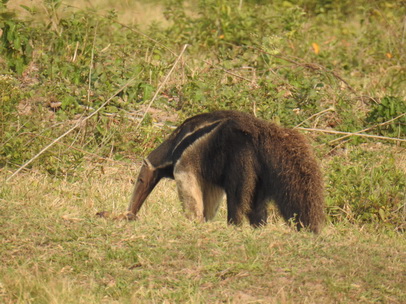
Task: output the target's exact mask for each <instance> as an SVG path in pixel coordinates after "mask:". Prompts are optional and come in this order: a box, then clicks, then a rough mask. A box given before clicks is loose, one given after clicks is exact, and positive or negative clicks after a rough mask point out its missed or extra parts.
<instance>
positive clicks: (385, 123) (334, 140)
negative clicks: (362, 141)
mask: <svg viewBox="0 0 406 304" xmlns="http://www.w3.org/2000/svg"><path fill="white" fill-rule="evenodd" d="M405 115H406V113H403V114H400V115H399V116H396V117H395V118H392V119H390V120H388V121H385V122H383V123H380V124H377V125H374V126H372V127H369V128H366V129H363V130H361V131H357V132H354V133H353V134H359V133H361V132H365V131H369V130H371V129H375V128H376V127H380V126H384V125H387V124H388V123H391V122H392V121H394V120H396V119H399V118H401V117H403V116H405ZM350 136H352V135H345V136H341V137H339V138H336V139H333V140H330V141H329V142H328V143H329V144H331V143H333V142H336V141H339V140H341V139H344V138H347V137H350Z"/></svg>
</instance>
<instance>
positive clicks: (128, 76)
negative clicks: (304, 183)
mask: <svg viewBox="0 0 406 304" xmlns="http://www.w3.org/2000/svg"><path fill="white" fill-rule="evenodd" d="M403 2H404V1H396V0H390V1H389V0H386V1H370V0H368V1H366V0H352V1H349V0H345V1H324V0H300V1H282V0H275V1H272V2H269V3H268V2H267V1H261V0H243V1H239V0H235V1H232V0H230V1H226V0H204V1H203V0H202V1H194V0H190V1H177V0H154V1H147V0H139V1H121V2H120V1H111V0H98V1H60V0H52V1H42V0H35V1H27V0H19V1H10V2H9V3H7V1H3V2H2V3H1V4H0V74H1V75H0V227H1V229H0V303H178V302H180V303H185V302H187V303H405V302H406V289H405V286H406V238H405V231H406V146H405V142H406V53H405V51H404V50H405V49H406V36H405V33H406V23H405V17H404V16H405V15H406V7H405V6H404V3H403ZM185 45H187V48H186V49H185ZM181 50H185V52H184V53H182V54H181ZM215 109H235V110H240V111H245V112H249V113H252V114H254V115H256V116H258V117H260V118H263V119H267V120H270V121H273V122H276V123H279V124H282V125H285V126H288V127H296V128H298V129H299V130H300V132H303V133H304V134H306V135H307V136H308V138H309V139H310V141H311V144H312V146H313V147H314V149H315V152H316V154H317V157H318V158H319V159H320V162H321V166H322V170H323V174H324V177H325V194H326V210H327V215H328V221H327V225H326V227H325V229H324V230H323V231H322V233H321V234H320V235H318V236H315V235H313V234H310V233H307V232H299V233H298V232H296V231H295V230H293V229H292V228H291V227H289V225H287V224H286V223H285V222H283V221H282V220H281V218H280V217H279V216H278V214H277V212H276V210H274V209H273V207H270V217H269V225H268V226H266V227H264V228H261V229H257V230H254V229H252V228H250V227H249V226H248V225H247V224H245V225H243V226H242V227H238V228H236V227H230V226H227V225H226V210H225V204H223V205H222V207H221V209H220V212H219V214H218V215H217V216H216V218H215V220H214V221H212V222H209V223H204V224H197V223H194V222H192V221H190V220H188V219H186V218H185V216H184V214H183V212H182V208H181V204H180V202H179V199H178V197H177V194H176V191H175V185H174V182H172V181H169V180H167V181H164V182H161V183H160V184H159V185H158V187H157V188H156V189H155V190H154V192H153V193H152V195H151V196H150V197H149V199H148V201H147V202H146V204H145V205H144V206H143V208H142V209H141V212H140V214H139V218H138V220H137V221H134V222H127V221H124V220H120V219H118V218H119V217H120V214H122V213H123V212H124V211H125V210H126V208H127V204H128V201H129V197H130V194H131V191H132V187H133V183H134V180H135V178H136V174H137V173H138V170H139V164H140V160H141V159H142V158H143V157H145V156H146V155H148V153H149V152H150V151H151V150H152V149H153V148H154V147H156V146H157V145H158V144H159V143H161V142H162V141H163V139H164V138H165V136H166V135H167V134H168V133H169V132H171V130H173V128H174V127H175V126H176V125H178V124H179V123H180V122H181V121H182V120H183V119H185V118H186V117H188V116H191V115H193V114H197V113H201V112H206V111H210V110H215ZM95 111H98V112H97V113H96V114H94V115H93V113H95ZM91 115H92V116H91ZM24 164H25V165H24ZM17 170H21V171H19V172H18V173H17V174H15V173H16V172H17ZM13 174H15V175H13ZM99 211H108V212H110V214H111V216H110V217H108V218H99V217H97V216H96V213H97V212H99ZM117 217H118V218H117Z"/></svg>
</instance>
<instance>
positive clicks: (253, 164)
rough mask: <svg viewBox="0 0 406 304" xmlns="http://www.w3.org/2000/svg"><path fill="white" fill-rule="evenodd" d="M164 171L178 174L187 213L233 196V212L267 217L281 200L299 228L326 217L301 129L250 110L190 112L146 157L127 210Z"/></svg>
mask: <svg viewBox="0 0 406 304" xmlns="http://www.w3.org/2000/svg"><path fill="white" fill-rule="evenodd" d="M162 177H169V178H174V179H175V180H176V182H177V187H178V192H179V197H180V199H181V200H182V202H183V204H184V207H185V210H186V213H187V214H188V215H190V216H191V217H196V218H197V219H198V220H209V219H211V218H212V217H213V216H214V215H215V213H216V211H217V208H218V205H219V203H220V201H221V198H222V195H223V191H224V193H225V195H226V198H227V219H228V222H229V223H230V224H236V225H239V224H240V223H241V222H242V220H243V218H244V216H247V217H248V219H249V221H250V224H251V225H253V226H254V227H257V226H261V225H264V224H266V221H267V205H268V202H270V201H275V203H276V205H277V206H278V208H279V210H280V212H281V214H282V216H283V217H284V218H285V219H286V220H287V221H288V220H291V219H293V220H294V221H295V223H296V225H297V228H298V229H301V228H302V227H306V228H309V229H310V230H311V231H313V232H315V233H318V232H319V231H320V230H321V228H322V226H323V224H324V219H325V215H324V198H323V181H322V175H321V172H320V169H319V165H318V163H317V161H316V159H315V157H314V154H313V152H312V149H311V148H310V145H309V144H308V143H307V140H306V139H305V138H304V136H302V135H301V134H300V133H299V132H298V131H296V130H292V129H288V128H284V127H281V126H278V125H276V124H274V123H270V122H267V121H264V120H261V119H257V118H255V117H254V116H251V115H249V114H246V113H242V112H237V111H216V112H212V113H205V114H200V115H197V116H194V117H191V118H189V119H187V120H186V121H185V122H184V123H183V124H182V125H180V126H179V127H178V128H177V129H176V130H175V131H174V132H173V133H172V134H171V135H170V136H169V137H168V139H167V140H166V141H164V142H163V143H162V144H161V145H160V146H159V147H158V148H157V149H155V150H154V151H153V152H151V154H150V155H149V156H148V157H147V158H146V160H145V163H144V166H143V168H142V169H141V172H140V175H139V178H138V180H137V183H136V186H135V189H134V194H133V197H132V200H131V203H130V206H129V211H130V212H131V214H132V216H134V215H135V214H136V213H137V212H138V210H139V208H140V207H141V206H142V204H143V202H144V201H145V199H146V197H147V196H148V195H149V193H150V192H151V191H152V189H153V188H154V187H155V185H156V184H157V183H158V182H159V180H160V179H161V178H162Z"/></svg>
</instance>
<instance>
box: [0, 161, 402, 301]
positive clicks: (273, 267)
mask: <svg viewBox="0 0 406 304" xmlns="http://www.w3.org/2000/svg"><path fill="white" fill-rule="evenodd" d="M133 169H134V168H133ZM132 171H136V170H132ZM133 174H134V172H131V170H129V168H128V167H126V166H121V165H115V166H112V167H106V168H104V171H103V172H102V171H100V170H98V169H96V170H90V171H84V172H83V176H86V178H83V179H79V180H77V181H73V182H72V181H67V180H55V179H54V178H50V177H47V176H46V175H43V174H32V173H31V174H21V175H19V176H18V177H17V178H16V179H15V180H14V181H13V182H12V183H10V184H8V185H7V186H5V187H2V190H1V191H2V192H1V197H2V199H1V204H0V212H1V217H0V221H1V227H2V229H1V232H0V233H1V241H0V242H1V243H0V244H1V246H0V256H1V263H0V264H1V266H0V278H1V279H0V283H1V285H0V302H2V303H29V302H32V303H103V302H106V303H114V302H116V303H130V302H133V303H147V302H148V303H149V302H157V303H162V302H166V303H176V302H178V303H179V302H190V303H224V302H225V303H376V302H378V303H404V302H405V301H406V291H405V287H404V286H405V285H406V276H405V271H406V269H405V260H406V241H405V238H404V235H403V234H397V233H395V234H388V233H382V232H376V231H374V230H372V229H368V228H362V227H354V226H351V225H349V224H344V223H341V224H338V225H331V224H329V225H328V226H327V227H326V229H325V230H324V231H323V233H322V234H321V235H320V236H314V235H313V234H311V233H306V232H303V233H297V232H295V231H294V230H293V229H291V228H290V227H289V226H287V225H286V224H285V223H283V222H282V221H281V220H280V218H279V217H277V216H276V215H275V214H273V215H272V216H271V218H270V219H271V223H270V224H269V225H268V226H267V227H266V228H262V229H257V230H253V229H252V228H250V227H249V226H248V225H244V226H243V227H241V228H235V227H230V226H227V225H226V224H225V208H224V206H223V208H222V209H221V210H220V214H219V215H218V216H217V217H216V219H215V220H214V221H213V222H209V223H205V224H196V223H193V222H191V221H189V220H187V219H186V218H185V217H184V215H183V214H182V210H181V207H180V203H179V201H178V199H177V195H176V191H175V189H174V183H173V182H170V181H166V182H164V183H162V184H160V185H159V187H158V188H157V189H156V190H155V191H154V192H153V195H152V196H151V197H150V198H149V200H148V202H147V203H146V205H145V208H143V209H142V211H141V214H140V216H139V220H138V221H136V222H126V221H121V220H112V219H101V218H97V217H96V216H95V213H96V212H97V211H100V210H112V212H113V213H120V212H122V211H123V210H125V208H126V205H127V200H128V194H129V193H130V192H131V188H132V185H131V179H132V178H133V177H134V175H133Z"/></svg>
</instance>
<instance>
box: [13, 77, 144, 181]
mask: <svg viewBox="0 0 406 304" xmlns="http://www.w3.org/2000/svg"><path fill="white" fill-rule="evenodd" d="M137 78H138V75H137V76H136V77H133V78H131V79H130V80H129V81H127V82H126V83H125V84H124V85H123V86H121V87H120V88H119V89H118V90H117V91H116V92H115V93H114V94H113V95H111V97H110V98H109V99H107V100H106V101H105V102H104V103H103V104H102V105H101V106H100V107H99V108H97V109H96V110H95V111H94V112H93V113H91V114H90V115H89V116H87V117H85V118H83V119H80V120H79V121H78V122H77V123H76V124H75V125H74V126H73V127H72V128H70V129H69V130H68V131H66V132H65V133H63V134H62V135H61V136H59V137H58V138H57V139H55V140H54V141H53V142H51V143H50V144H49V145H48V146H46V147H45V148H43V149H42V150H41V151H39V152H38V153H37V154H36V155H35V156H34V157H33V158H31V159H30V160H29V161H27V162H26V163H25V164H24V165H22V166H21V167H20V168H18V170H17V171H15V172H14V173H13V174H12V175H10V176H9V177H8V178H7V179H6V182H8V181H10V180H11V179H12V178H13V177H14V176H15V175H16V174H17V173H19V172H20V171H21V170H23V169H24V168H25V167H27V166H28V165H29V164H30V163H32V162H33V161H34V160H35V159H37V158H38V157H39V156H40V155H41V154H42V153H44V152H45V151H46V150H48V149H49V148H50V147H52V146H53V145H54V144H55V143H57V142H58V141H60V140H61V139H62V138H64V137H65V136H66V135H68V134H69V133H70V132H72V131H73V130H75V129H76V128H77V127H78V126H80V125H81V124H82V123H83V122H85V121H86V120H88V119H90V118H91V117H93V116H94V115H96V114H97V113H98V112H99V111H100V110H101V109H102V108H104V107H105V106H106V105H107V104H108V103H109V102H110V101H111V100H112V99H113V98H114V97H116V96H117V94H119V93H120V92H121V91H123V90H124V89H125V88H126V87H128V86H129V85H130V84H131V83H132V82H133V81H134V80H136V79H137Z"/></svg>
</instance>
